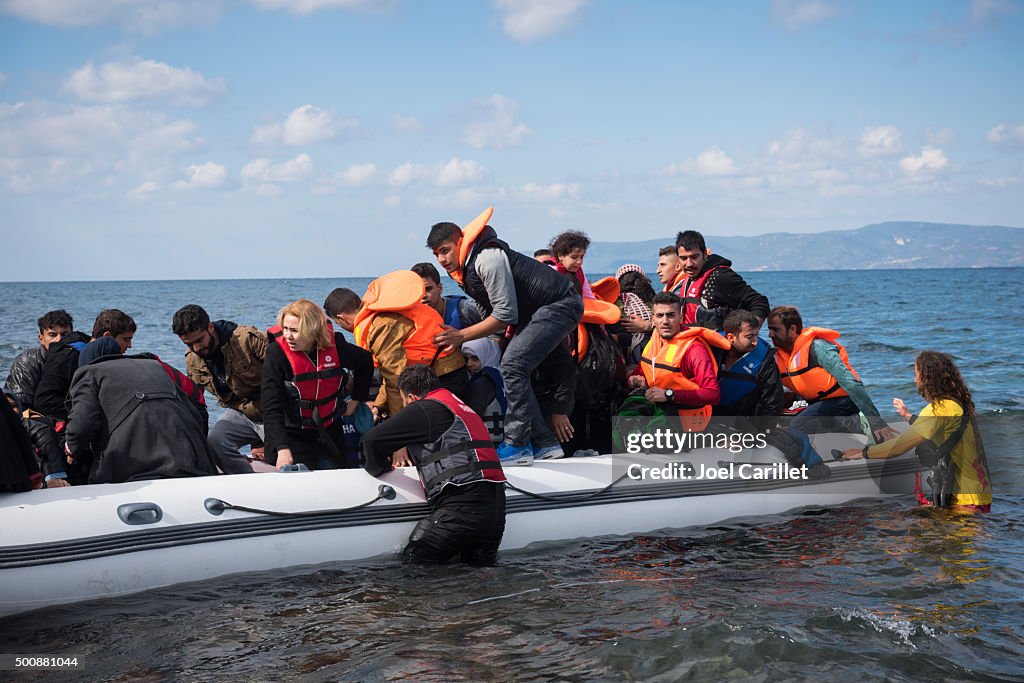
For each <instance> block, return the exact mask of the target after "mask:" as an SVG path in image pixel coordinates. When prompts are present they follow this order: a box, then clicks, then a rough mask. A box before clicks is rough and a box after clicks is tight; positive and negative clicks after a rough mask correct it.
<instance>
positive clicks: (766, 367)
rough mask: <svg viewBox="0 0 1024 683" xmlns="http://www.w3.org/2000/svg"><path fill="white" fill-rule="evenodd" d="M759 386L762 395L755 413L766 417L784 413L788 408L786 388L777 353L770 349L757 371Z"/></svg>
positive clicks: (760, 342) (761, 342)
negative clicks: (777, 361) (776, 360)
mask: <svg viewBox="0 0 1024 683" xmlns="http://www.w3.org/2000/svg"><path fill="white" fill-rule="evenodd" d="M757 343H758V344H763V343H764V342H763V341H759V342H757ZM757 386H758V389H759V390H760V394H761V395H760V397H759V398H758V401H757V408H756V409H755V410H756V413H755V414H757V415H760V416H765V417H767V416H769V415H770V416H778V415H782V411H783V410H785V409H786V400H785V395H786V390H785V387H783V386H782V379H781V377H780V376H779V368H778V366H777V365H776V364H775V355H774V353H772V352H770V351H769V353H768V355H767V356H766V357H765V359H764V363H762V364H761V369H760V370H758V372H757Z"/></svg>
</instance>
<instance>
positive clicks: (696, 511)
mask: <svg viewBox="0 0 1024 683" xmlns="http://www.w3.org/2000/svg"><path fill="white" fill-rule="evenodd" d="M825 436H834V437H837V438H838V441H836V442H835V443H822V442H820V440H819V438H818V437H815V445H816V447H817V448H818V450H819V452H822V453H828V452H829V451H830V446H832V447H835V448H844V447H859V446H860V445H862V444H863V437H859V436H851V435H842V436H840V435H825ZM916 468H917V458H916V456H915V455H914V454H913V453H911V454H908V455H905V456H902V457H900V458H893V459H891V460H885V461H880V460H873V461H864V460H856V461H849V462H846V461H840V460H834V461H831V462H827V463H825V464H823V465H818V467H817V470H816V472H815V473H814V475H813V476H811V477H809V476H808V474H807V471H806V470H805V469H803V468H795V467H792V466H790V465H789V464H788V463H786V461H785V460H784V459H783V458H782V456H781V454H780V453H779V452H778V451H775V450H774V449H772V448H770V447H769V448H762V449H756V450H748V451H743V452H740V453H731V452H730V451H728V450H723V449H718V448H708V449H701V450H695V451H691V452H683V453H679V454H668V455H665V454H660V455H659V454H649V453H638V454H635V455H630V454H621V455H603V456H596V457H576V458H566V459H563V460H553V461H538V462H536V463H535V464H534V465H533V466H532V467H520V468H508V469H507V470H506V474H507V476H508V479H509V483H508V487H509V490H508V506H507V526H506V531H505V536H504V540H503V543H502V550H512V549H517V548H523V547H525V546H527V545H529V544H530V543H533V542H537V541H552V540H561V539H575V538H582V537H594V536H603V535H621V534H629V533H639V532H648V531H654V530H658V529H665V528H673V529H676V528H682V527H689V526H703V525H708V524H714V523H718V522H722V521H725V520H728V519H732V518H738V517H750V516H756V515H766V514H778V513H784V512H787V511H790V510H794V509H797V508H801V507H805V506H833V505H840V504H843V503H847V502H850V501H853V500H857V499H862V498H878V497H885V496H893V495H905V494H908V493H910V492H911V491H912V490H913V487H914V476H915V471H916ZM802 470H803V471H802ZM427 511H428V504H427V503H426V501H425V500H424V497H423V489H422V487H421V485H420V483H419V480H418V479H417V475H416V470H415V469H414V468H402V469H398V470H394V471H391V472H388V473H387V474H385V475H384V476H382V477H380V478H374V477H371V476H369V475H368V474H367V473H365V472H364V471H362V470H330V471H319V472H267V473H262V474H241V475H231V476H228V475H223V476H210V477H197V478H189V479H163V480H155V481H139V482H130V483H124V484H101V485H92V486H79V487H70V488H56V489H46V490H41V491H31V492H27V493H12V494H0V529H2V530H3V533H2V547H0V616H6V615H11V614H15V613H19V612H24V611H29V610H33V609H38V608H42V607H45V606H48V605H54V604H63V603H71V602H77V601H82V600H90V599H95V598H104V597H111V596H118V595H125V594H129V593H135V592H140V591H147V590H151V589H154V588H159V587H163V586H169V585H174V584H179V583H185V582H191V581H201V580H205V579H211V578H214V577H219V576H225V575H229V574H234V573H239V572H253V571H268V572H269V571H273V570H275V569H281V568H291V567H298V566H304V565H321V564H324V563H333V562H339V561H347V560H361V559H368V558H373V557H379V556H382V555H388V554H392V553H395V552H396V551H398V550H399V549H401V548H402V546H403V545H404V544H405V542H406V540H407V538H408V536H409V533H410V532H411V531H412V528H413V526H414V525H415V524H416V522H417V521H418V520H419V519H420V518H422V517H423V516H424V515H425V514H426V513H427Z"/></svg>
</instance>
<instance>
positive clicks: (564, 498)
mask: <svg viewBox="0 0 1024 683" xmlns="http://www.w3.org/2000/svg"><path fill="white" fill-rule="evenodd" d="M628 476H629V474H623V475H622V476H621V477H619V478H618V479H616V480H615V481H613V482H612V483H610V484H608V485H607V486H605V487H604V488H603V489H601V490H599V491H591V492H589V493H579V494H575V495H573V494H569V495H560V496H546V495H544V494H543V493H534V492H533V491H527V490H526V489H521V488H519V487H518V486H516V485H515V484H513V483H512V482H510V481H506V482H505V486H507V487H508V488H510V489H512V490H513V491H517V492H519V493H521V494H523V495H524V496H529V497H531V498H540V499H541V500H551V501H555V502H556V503H565V502H569V503H572V502H575V501H578V500H589V499H591V498H596V497H597V496H600V495H601V494H602V493H604V492H606V491H608V490H610V489H611V488H612V487H613V486H615V485H616V484H618V483H619V482H620V481H622V480H623V479H625V478H626V477H628Z"/></svg>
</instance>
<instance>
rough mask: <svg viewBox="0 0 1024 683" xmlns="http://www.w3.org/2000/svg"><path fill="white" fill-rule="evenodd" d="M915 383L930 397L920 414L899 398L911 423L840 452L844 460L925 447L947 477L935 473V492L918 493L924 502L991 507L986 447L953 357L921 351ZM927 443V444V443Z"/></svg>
mask: <svg viewBox="0 0 1024 683" xmlns="http://www.w3.org/2000/svg"><path fill="white" fill-rule="evenodd" d="M914 384H915V385H917V391H918V393H919V394H921V396H923V397H924V398H925V400H926V401H928V405H927V406H925V407H924V410H922V411H921V414H920V415H917V416H916V417H915V416H914V415H912V414H911V413H910V411H909V410H908V409H907V406H906V404H905V403H904V402H903V401H902V400H901V399H898V398H895V399H893V406H894V407H895V408H896V410H897V412H899V414H900V415H901V416H902V417H903V419H905V420H907V421H909V422H910V428H909V429H907V431H905V432H903V434H901V435H900V436H899V437H897V438H895V439H890V440H888V441H885V442H883V443H880V444H877V445H875V446H865V447H864V448H863V449H851V450H848V451H845V452H844V453H843V457H844V458H845V459H847V460H857V459H860V458H870V459H872V460H874V459H879V460H881V459H885V458H892V457H895V456H897V455H902V454H904V453H906V452H908V451H909V450H911V449H912V448H918V456H919V457H921V456H922V455H923V454H927V453H929V452H931V453H933V454H937V455H938V460H939V462H938V468H939V469H942V468H945V470H946V472H945V476H944V477H943V476H938V475H937V473H934V472H933V475H932V477H933V478H934V479H939V480H941V481H938V482H933V485H934V483H938V484H939V485H940V486H941V485H942V484H943V483H945V485H944V486H941V488H940V490H938V491H934V492H933V496H932V497H931V498H930V499H929V498H925V497H924V496H922V495H921V493H920V491H919V493H918V501H919V502H921V504H923V505H951V506H952V507H953V508H955V509H958V510H964V511H976V512H988V511H989V510H990V509H991V506H992V484H991V479H990V477H989V472H988V463H987V461H986V459H985V449H984V447H983V446H982V443H981V435H980V434H979V433H978V425H977V421H976V420H975V411H974V402H973V401H972V400H971V392H970V390H969V389H968V388H967V385H966V384H965V383H964V379H963V377H962V376H961V375H960V370H959V369H958V368H957V367H956V365H955V364H954V363H953V359H952V358H951V357H950V356H949V355H947V354H945V353H939V352H938V351H922V352H921V353H919V354H918V356H917V360H916V361H915V362H914ZM928 442H930V443H928Z"/></svg>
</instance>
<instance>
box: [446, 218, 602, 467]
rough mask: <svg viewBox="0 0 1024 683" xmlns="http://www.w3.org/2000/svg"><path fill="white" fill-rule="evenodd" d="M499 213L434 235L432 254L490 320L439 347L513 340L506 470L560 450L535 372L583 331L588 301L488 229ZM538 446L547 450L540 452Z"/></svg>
mask: <svg viewBox="0 0 1024 683" xmlns="http://www.w3.org/2000/svg"><path fill="white" fill-rule="evenodd" d="M493 211H494V209H493V208H488V209H487V210H486V211H484V212H483V213H482V214H480V215H479V216H477V217H476V218H475V219H474V220H473V221H472V222H470V223H469V224H468V225H467V226H466V228H465V230H463V229H461V228H460V227H459V226H458V225H456V224H454V223H437V224H435V225H434V226H433V227H431V229H430V234H429V235H428V237H427V247H428V248H429V249H430V250H431V251H432V252H433V253H434V257H435V258H436V259H437V262H438V264H439V265H440V266H441V267H442V268H444V269H445V270H446V271H447V272H448V274H449V275H451V277H452V278H453V279H454V280H455V281H456V282H458V283H459V286H461V287H462V289H463V291H465V292H466V294H468V295H469V296H470V297H471V298H473V299H474V300H475V301H476V302H477V303H478V304H480V306H481V307H482V308H483V309H484V311H485V312H486V313H487V317H486V318H484V320H482V321H481V322H479V323H477V324H475V325H470V326H469V327H467V328H465V329H463V330H458V329H455V328H454V327H448V328H446V329H445V330H444V331H443V332H441V333H440V334H438V335H437V336H436V337H435V338H434V344H435V345H437V346H438V347H439V348H445V347H447V346H452V347H456V348H457V347H460V346H462V344H463V343H465V342H467V341H469V340H470V339H479V338H480V337H486V336H489V335H492V334H496V333H500V332H502V331H503V330H504V331H505V334H506V338H508V337H511V339H510V341H509V343H508V346H507V347H506V349H505V353H504V355H503V356H502V359H501V374H502V378H503V379H504V381H505V391H506V395H507V398H508V410H507V412H506V414H505V441H504V442H503V443H502V444H501V445H500V446H499V447H498V455H499V456H500V457H501V460H502V462H503V463H505V464H506V465H529V464H532V463H533V458H534V455H535V454H536V455H537V456H538V457H544V454H545V453H544V451H545V450H546V449H548V448H551V449H555V448H558V449H559V450H560V446H557V442H558V440H557V438H555V436H554V434H552V433H551V430H550V429H549V428H548V426H547V425H546V424H545V421H544V417H543V415H542V414H541V411H540V407H539V405H538V404H537V397H536V396H535V395H534V393H533V388H532V387H531V386H530V373H532V372H533V371H534V370H535V369H536V368H537V366H538V365H540V363H541V361H543V360H544V358H546V357H547V355H548V354H549V353H551V351H552V350H553V349H554V348H555V346H557V345H558V344H560V343H563V342H564V340H565V339H566V338H568V337H569V335H570V334H571V333H572V331H573V330H575V329H576V326H577V325H578V324H579V322H580V319H581V318H582V317H583V301H582V299H580V297H579V296H578V295H577V294H576V291H575V290H574V289H573V287H572V284H570V282H569V281H568V280H567V279H566V278H565V277H563V276H562V275H560V274H559V273H557V272H555V271H554V270H553V269H552V268H550V267H548V266H546V265H544V264H542V263H540V262H538V261H537V260H535V259H532V258H530V257H529V256H525V255H523V254H521V253H519V252H518V251H514V250H513V249H511V248H510V247H509V246H508V244H506V243H505V242H503V241H502V240H500V239H498V235H497V233H496V232H495V231H494V228H492V227H491V226H489V225H488V224H487V221H488V220H489V219H490V217H491V214H492V213H493ZM547 444H552V445H551V446H548V445H547ZM535 446H537V447H540V448H541V451H539V452H537V453H535Z"/></svg>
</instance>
